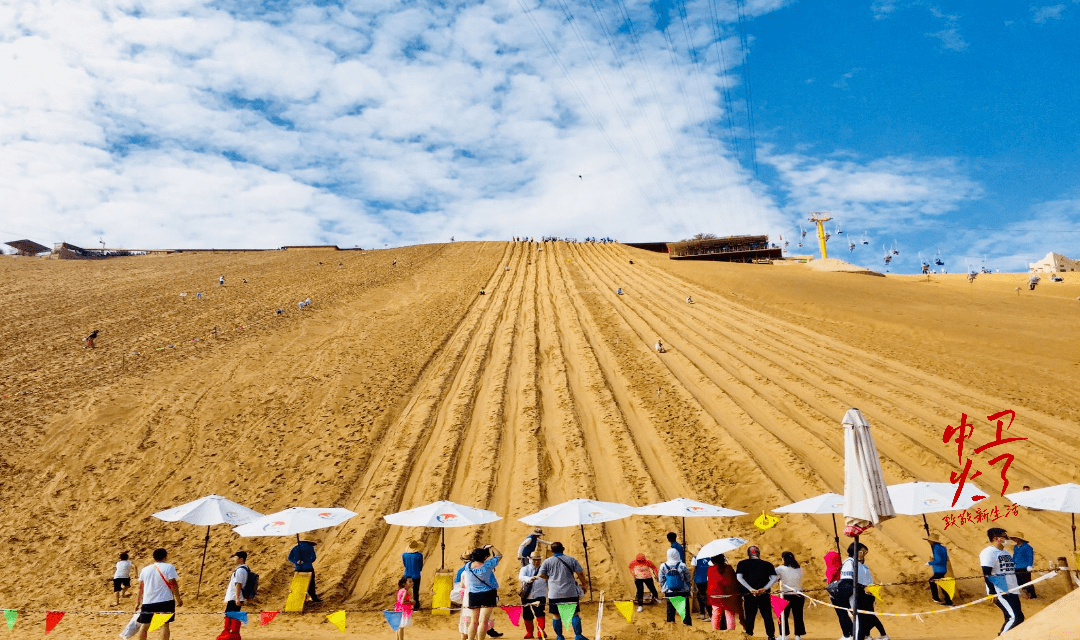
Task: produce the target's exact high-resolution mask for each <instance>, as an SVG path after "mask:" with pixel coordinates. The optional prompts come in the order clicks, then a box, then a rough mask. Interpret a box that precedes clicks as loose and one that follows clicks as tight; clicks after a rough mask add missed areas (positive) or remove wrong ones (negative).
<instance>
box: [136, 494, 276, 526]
mask: <svg viewBox="0 0 1080 640" xmlns="http://www.w3.org/2000/svg"><path fill="white" fill-rule="evenodd" d="M154 517H155V518H157V519H158V520H164V521H165V522H186V523H188V524H196V525H201V526H204V527H209V526H211V525H215V524H231V525H233V526H236V525H241V524H246V523H248V522H251V521H252V520H255V519H256V518H261V517H262V514H261V513H259V512H258V511H252V510H251V509H248V508H247V507H245V506H244V505H242V504H237V503H235V502H233V501H232V500H227V499H225V498H223V497H221V496H218V495H209V496H206V497H204V498H199V499H198V500H193V501H191V502H188V503H186V504H182V505H180V506H178V507H173V508H171V509H166V510H164V511H158V512H157V513H155V514H154Z"/></svg>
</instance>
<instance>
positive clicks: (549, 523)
mask: <svg viewBox="0 0 1080 640" xmlns="http://www.w3.org/2000/svg"><path fill="white" fill-rule="evenodd" d="M632 515H634V508H633V507H631V506H630V505H626V504H622V503H619V502H600V501H599V500H588V499H585V498H575V499H573V500H568V501H566V502H564V503H562V504H557V505H555V506H553V507H548V508H547V509H542V510H540V511H537V512H536V513H534V514H532V515H527V516H525V517H524V518H519V520H520V521H521V522H524V523H525V524H531V525H532V526H534V527H574V526H576V527H578V528H580V529H581V546H582V548H583V549H585V570H586V571H587V572H588V575H589V599H590V600H591V599H592V567H591V566H590V565H589V543H588V541H586V540H585V525H587V524H600V523H601V522H609V521H611V520H621V519H622V518H627V517H629V516H632Z"/></svg>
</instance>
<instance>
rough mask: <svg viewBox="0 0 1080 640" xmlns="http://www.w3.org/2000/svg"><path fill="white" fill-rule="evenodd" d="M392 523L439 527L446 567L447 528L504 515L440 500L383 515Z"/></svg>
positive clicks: (476, 522)
mask: <svg viewBox="0 0 1080 640" xmlns="http://www.w3.org/2000/svg"><path fill="white" fill-rule="evenodd" d="M383 520H386V521H387V522H388V523H390V524H395V525H398V526H402V527H439V528H441V529H442V530H443V532H442V543H441V546H442V568H445V567H446V529H447V528H449V527H472V526H476V525H481V524H487V523H489V522H495V521H496V520H502V516H500V515H499V514H497V513H495V512H494V511H488V510H487V509H476V508H474V507H466V506H464V505H460V504H457V503H456V502H450V501H449V500H440V501H438V502H432V503H431V504H426V505H424V506H422V507H414V508H412V509H409V510H407V511H399V512H397V513H391V514H390V515H388V516H383Z"/></svg>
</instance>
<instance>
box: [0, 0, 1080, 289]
mask: <svg viewBox="0 0 1080 640" xmlns="http://www.w3.org/2000/svg"><path fill="white" fill-rule="evenodd" d="M983 4H987V5H988V6H985V7H984V6H982V5H983ZM1078 24H1080V4H1078V2H1077V1H1076V0H1067V1H1066V2H1062V3H1054V4H1042V3H1037V4H1032V5H1028V4H1023V5H1020V4H1016V3H970V2H945V1H943V2H905V1H901V0H896V1H888V0H876V1H875V0H868V1H866V2H845V3H811V2H787V1H785V0H745V1H740V2H735V1H726V0H697V1H694V0H689V1H683V0H679V1H678V2H672V1H670V0H662V1H660V2H648V1H641V2H633V1H631V0H565V1H564V0H545V1H538V0H492V1H489V2H460V3H435V2H396V1H391V0H367V1H363V2H350V1H348V0H343V1H341V2H290V1H286V0H279V1H275V2H268V3H263V4H261V5H259V4H255V3H247V2H231V1H219V2H208V1H205V0H92V1H86V0H79V1H74V0H56V1H55V2H51V3H47V4H45V3H40V2H36V1H34V0H14V2H9V3H5V4H4V6H2V7H0V80H2V81H3V82H4V85H5V87H7V90H6V91H5V92H3V93H2V94H0V199H2V200H3V202H4V203H5V208H4V210H3V212H0V233H3V234H4V235H7V236H12V237H11V238H7V239H14V238H15V237H29V238H32V239H35V240H38V241H40V242H45V243H49V242H54V241H60V240H66V241H68V242H73V243H76V244H83V245H88V246H92V245H95V244H96V242H97V240H98V238H99V237H103V238H104V239H105V241H106V243H107V244H108V245H110V246H126V247H135V248H140V247H220V248H226V247H277V246H281V245H285V244H302V243H336V244H339V245H342V246H353V245H359V246H365V247H370V246H382V245H384V244H389V245H401V244H410V243H416V242H431V241H445V240H447V239H449V237H450V236H455V237H456V238H458V239H506V238H508V237H509V236H511V235H534V236H539V235H560V236H575V237H585V236H589V235H595V236H612V237H616V238H619V239H621V240H628V241H633V240H639V241H640V240H671V239H678V238H682V237H686V236H689V235H692V234H693V233H697V232H713V233H717V234H720V235H726V234H736V233H755V232H757V233H769V234H770V235H772V236H773V237H774V239H777V238H778V237H779V236H780V235H783V237H784V238H785V239H786V240H789V241H792V245H791V247H790V248H791V249H792V250H793V251H799V249H798V248H797V247H795V242H794V241H795V240H796V239H797V236H798V229H799V225H800V224H802V225H803V226H805V227H807V228H808V225H806V224H805V218H806V214H807V212H809V211H815V210H829V211H832V212H833V215H834V217H835V218H836V220H837V222H838V223H839V224H840V226H841V228H842V229H843V230H844V231H845V234H844V235H843V236H834V238H833V239H832V240H831V241H830V253H831V254H832V255H834V256H838V257H844V258H846V259H850V260H852V261H853V262H857V263H860V264H866V265H881V262H882V260H881V258H882V254H883V249H882V245H883V244H885V245H888V246H889V247H891V246H892V245H893V243H894V242H895V243H896V245H897V246H898V248H899V249H900V251H901V254H900V255H899V256H898V257H896V258H895V259H894V261H893V263H892V265H891V267H890V268H892V269H893V270H894V271H901V272H912V271H915V270H917V269H918V266H919V259H918V254H919V252H922V257H923V258H926V259H931V258H932V257H933V256H934V255H935V254H936V252H937V251H941V255H942V257H943V258H944V259H945V261H946V267H947V268H948V269H949V270H950V271H952V272H958V271H963V270H964V269H965V268H967V267H968V266H971V267H974V268H978V267H980V266H982V265H983V264H984V259H985V265H986V266H987V267H989V268H1001V269H1003V270H1023V269H1024V268H1025V267H1026V264H1027V262H1030V261H1034V260H1036V259H1039V258H1041V257H1042V256H1043V255H1045V254H1046V253H1047V252H1048V251H1057V252H1059V253H1064V254H1066V255H1070V256H1072V257H1077V256H1078V255H1080V186H1078V184H1077V176H1078V175H1080V172H1078V171H1077V169H1078V164H1080V163H1078V155H1080V133H1078V132H1080V127H1078V126H1077V125H1078V124H1080V123H1078V122H1077V119H1078V116H1077V113H1080V92H1078V90H1077V87H1080V82H1078V80H1080V78H1078V75H1080V71H1078V70H1077V69H1078V68H1080V65H1078V64H1077V58H1078V56H1077V54H1078V52H1080V51H1078V49H1080V46H1078V44H1077V40H1076V38H1075V34H1076V33H1077V26H1078ZM751 125H752V126H751ZM830 227H831V230H834V229H835V225H830ZM863 233H866V234H867V236H868V237H869V239H870V244H869V245H866V246H864V245H862V244H860V243H859V240H860V239H861V237H862V234H863ZM809 238H810V236H809V235H808V239H809ZM849 239H853V240H855V241H856V243H857V248H856V250H855V251H854V252H853V253H849V252H848V251H847V242H848V240H849ZM805 244H806V247H805V248H809V247H810V246H811V243H805ZM984 257H985V258H984Z"/></svg>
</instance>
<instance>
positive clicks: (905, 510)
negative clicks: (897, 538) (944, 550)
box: [888, 482, 987, 535]
mask: <svg viewBox="0 0 1080 640" xmlns="http://www.w3.org/2000/svg"><path fill="white" fill-rule="evenodd" d="M888 490H889V498H890V499H891V500H892V503H893V508H894V509H895V510H896V513H899V514H902V515H905V516H922V522H923V529H924V530H925V531H926V535H930V525H929V524H927V522H926V514H928V513H941V512H943V511H962V510H964V509H970V508H971V507H972V506H974V505H975V504H977V503H978V500H975V498H976V497H979V496H982V498H985V497H986V496H987V493H986V492H985V491H983V490H982V489H980V488H978V487H976V486H975V485H973V484H971V483H967V482H965V483H964V489H963V491H961V492H960V497H959V498H957V499H956V506H953V503H952V501H953V496H955V495H956V485H953V484H950V483H948V482H905V483H903V484H893V485H889V487H888ZM980 499H981V498H980Z"/></svg>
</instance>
